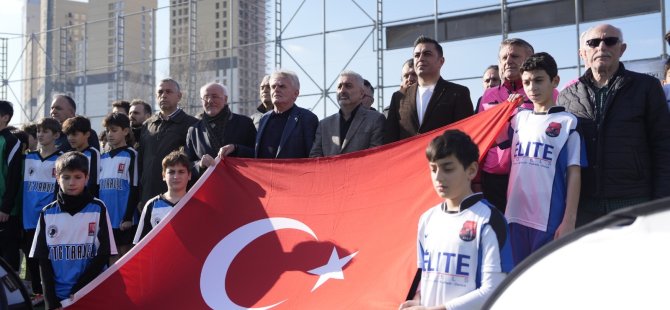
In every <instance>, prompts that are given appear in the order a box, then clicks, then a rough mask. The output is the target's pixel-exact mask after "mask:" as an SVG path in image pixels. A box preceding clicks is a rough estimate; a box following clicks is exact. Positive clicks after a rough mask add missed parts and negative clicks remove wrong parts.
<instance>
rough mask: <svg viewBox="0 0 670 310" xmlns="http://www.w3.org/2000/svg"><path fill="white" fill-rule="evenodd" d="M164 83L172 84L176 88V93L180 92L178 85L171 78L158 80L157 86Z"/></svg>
mask: <svg viewBox="0 0 670 310" xmlns="http://www.w3.org/2000/svg"><path fill="white" fill-rule="evenodd" d="M166 82H171V83H174V85H175V86H177V91H178V92H181V87H179V83H177V81H175V79H173V78H171V77H166V78H164V79H162V80H160V81H159V82H158V85H160V84H162V83H166ZM158 85H156V86H158Z"/></svg>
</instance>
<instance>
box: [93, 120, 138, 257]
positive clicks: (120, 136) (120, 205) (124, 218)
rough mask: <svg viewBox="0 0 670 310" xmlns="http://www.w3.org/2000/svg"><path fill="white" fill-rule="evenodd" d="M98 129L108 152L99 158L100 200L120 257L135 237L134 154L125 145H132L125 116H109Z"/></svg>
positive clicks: (136, 182)
mask: <svg viewBox="0 0 670 310" xmlns="http://www.w3.org/2000/svg"><path fill="white" fill-rule="evenodd" d="M102 126H103V127H104V128H105V133H106V136H107V145H108V146H109V149H110V151H109V152H106V153H104V154H102V157H101V158H100V166H101V167H102V171H101V172H100V200H102V201H103V202H105V205H106V206H107V210H108V211H109V219H110V221H111V225H112V228H113V229H114V240H115V241H116V247H117V248H118V250H119V257H121V256H123V255H124V254H126V252H128V251H129V250H130V247H131V246H132V242H133V236H134V235H135V232H134V229H133V216H134V215H135V212H136V211H135V210H137V204H138V202H139V189H138V186H137V184H138V181H139V180H138V168H137V151H135V149H133V148H132V147H130V146H128V145H129V144H132V143H133V142H132V139H133V136H132V132H131V131H130V119H129V118H128V116H126V115H124V114H121V113H111V114H109V115H107V116H106V117H105V118H104V119H103V120H102ZM116 259H118V257H115V258H113V261H112V263H113V262H114V261H116Z"/></svg>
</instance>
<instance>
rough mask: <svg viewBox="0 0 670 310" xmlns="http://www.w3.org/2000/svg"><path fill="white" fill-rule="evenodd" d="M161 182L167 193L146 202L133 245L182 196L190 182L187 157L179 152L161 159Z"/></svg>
mask: <svg viewBox="0 0 670 310" xmlns="http://www.w3.org/2000/svg"><path fill="white" fill-rule="evenodd" d="M162 165H163V173H162V175H163V181H165V184H167V188H168V190H167V192H165V193H164V194H160V195H158V196H156V197H154V198H151V199H150V200H149V201H147V203H146V205H145V206H144V209H143V210H142V216H140V224H139V226H138V227H137V232H136V233H135V239H134V240H133V243H138V242H140V240H141V239H142V238H144V236H146V235H147V234H148V233H149V232H150V231H151V230H152V229H153V228H154V227H156V225H158V223H160V222H161V221H162V220H163V219H164V218H165V217H166V216H168V214H170V211H172V207H174V206H175V205H176V204H177V203H178V202H179V200H181V198H182V197H184V195H186V187H187V186H188V181H189V180H191V170H190V168H189V167H190V165H191V162H190V160H189V159H188V156H186V154H184V152H181V151H173V152H171V153H170V154H168V155H167V156H165V158H163V162H162Z"/></svg>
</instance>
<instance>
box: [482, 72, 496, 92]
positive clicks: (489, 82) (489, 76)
mask: <svg viewBox="0 0 670 310" xmlns="http://www.w3.org/2000/svg"><path fill="white" fill-rule="evenodd" d="M498 85H500V77H499V76H498V70H496V69H488V70H486V72H484V76H482V86H484V89H489V88H493V87H496V86H498Z"/></svg>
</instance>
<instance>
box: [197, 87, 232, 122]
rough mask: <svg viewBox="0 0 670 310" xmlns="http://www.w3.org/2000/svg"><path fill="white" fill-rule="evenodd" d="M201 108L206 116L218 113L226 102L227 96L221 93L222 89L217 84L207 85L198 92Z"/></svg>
mask: <svg viewBox="0 0 670 310" xmlns="http://www.w3.org/2000/svg"><path fill="white" fill-rule="evenodd" d="M200 101H201V102H202V109H203V110H205V114H207V116H210V117H213V116H217V115H219V113H220V112H221V110H223V108H224V107H225V106H226V105H227V104H228V97H226V95H224V94H223V89H222V88H221V87H220V86H218V85H214V84H212V85H209V86H207V88H205V89H204V90H202V91H201V92H200Z"/></svg>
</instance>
